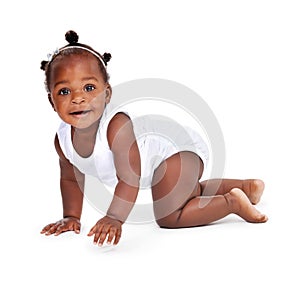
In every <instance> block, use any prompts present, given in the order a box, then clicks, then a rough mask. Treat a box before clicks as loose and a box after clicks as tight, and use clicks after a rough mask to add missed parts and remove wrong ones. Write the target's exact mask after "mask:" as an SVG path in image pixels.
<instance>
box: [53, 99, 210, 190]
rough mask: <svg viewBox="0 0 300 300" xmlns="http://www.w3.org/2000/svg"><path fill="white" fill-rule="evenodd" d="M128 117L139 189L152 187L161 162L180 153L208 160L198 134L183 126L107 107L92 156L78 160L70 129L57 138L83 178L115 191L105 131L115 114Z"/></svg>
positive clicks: (63, 125)
mask: <svg viewBox="0 0 300 300" xmlns="http://www.w3.org/2000/svg"><path fill="white" fill-rule="evenodd" d="M118 112H123V113H125V114H127V115H128V116H129V117H130V118H131V121H132V123H133V129H134V133H135V136H136V140H137V144H138V147H139V151H140V156H141V180H140V187H141V188H149V187H151V181H152V177H153V173H154V171H155V169H156V168H157V167H158V166H159V165H160V164H161V162H162V161H164V160H165V159H167V158H168V157H170V156H172V155H173V154H175V153H178V152H180V151H192V152H195V153H196V154H198V155H199V156H200V158H201V159H202V161H203V163H204V165H206V164H207V160H208V156H209V155H208V147H207V145H206V144H205V142H204V140H203V139H202V137H201V136H200V134H199V133H197V132H195V131H194V130H192V129H191V128H188V127H186V126H182V125H180V124H178V123H177V122H176V121H174V120H172V119H169V118H168V117H166V116H161V115H144V116H137V114H134V113H133V111H132V110H131V111H130V112H129V111H127V109H126V107H122V108H120V107H119V108H116V109H115V108H114V107H113V106H112V104H108V105H107V106H106V108H105V110H104V112H103V115H102V117H101V120H100V123H99V128H98V132H97V136H96V141H95V146H94V150H93V153H92V154H91V155H90V156H89V157H87V158H83V157H81V156H80V155H79V154H78V153H77V152H76V150H75V149H74V147H73V144H72V138H71V125H69V124H67V123H65V122H62V123H61V125H60V127H59V129H58V132H57V135H58V140H59V144H60V147H61V149H62V151H63V153H64V155H65V157H66V158H67V159H68V160H69V161H70V162H71V163H72V164H73V165H74V166H76V167H77V168H78V169H79V171H81V172H82V173H83V174H87V175H92V176H95V177H97V178H98V179H99V180H100V181H101V182H102V183H104V184H105V185H108V186H110V187H115V186H116V184H117V182H118V179H117V176H116V169H115V165H114V160H113V153H112V151H111V150H110V148H109V145H108V141H107V127H108V125H109V122H110V120H111V119H112V118H113V117H114V116H115V115H116V114H117V113H118Z"/></svg>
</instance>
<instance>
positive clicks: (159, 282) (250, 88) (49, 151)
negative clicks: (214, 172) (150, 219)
mask: <svg viewBox="0 0 300 300" xmlns="http://www.w3.org/2000/svg"><path fill="white" fill-rule="evenodd" d="M30 2H31V1H30V0H29V1H18V0H17V1H12V2H9V3H6V2H3V4H1V9H0V11H1V12H2V14H3V17H2V18H1V20H0V22H1V28H2V29H1V31H4V32H3V33H2V32H1V39H2V42H1V45H4V46H1V55H0V59H1V70H0V72H1V73H0V74H1V94H0V95H1V103H2V105H1V118H0V122H1V148H0V151H1V156H0V159H1V164H0V165H1V171H2V172H1V173H2V176H1V177H2V179H1V211H0V228H1V229H0V230H1V248H0V254H1V255H0V274H1V288H0V298H1V299H5V300H9V299H33V300H35V299H43V300H47V299H51V300H53V299H64V298H66V299H76V300H77V299H89V300H92V299H132V300H133V299H143V300H144V299H171V300H175V299H176V300H177V299H207V300H209V299H213V300H215V299H232V300H235V299H251V300H253V299H273V298H275V297H276V299H277V298H278V299H289V300H293V299H295V300H298V299H299V298H300V292H299V269H300V258H299V255H300V254H299V253H300V247H299V221H298V220H299V211H300V205H299V202H300V199H299V191H298V188H299V168H300V159H299V153H300V147H299V142H298V140H299V128H300V126H299V125H300V124H299V109H298V106H296V105H297V104H298V102H299V99H300V92H299V91H300V89H299V82H300V78H299V70H300V60H299V57H300V56H299V53H300V42H299V38H298V37H299V32H298V31H299V27H300V23H299V20H300V19H299V8H298V6H297V3H296V1H275V2H274V1H267V0H261V1H251V2H249V3H248V2H247V1H246V2H247V3H246V2H245V1H234V0H231V1H225V2H224V1H217V0H214V1H194V2H192V1H185V2H184V3H185V5H183V4H182V2H180V3H179V2H178V3H177V2H176V1H156V0H153V1H151V5H150V2H149V4H148V6H147V5H145V4H144V2H143V4H141V3H142V2H140V1H119V2H117V1H116V2H114V1H111V2H108V1H106V2H103V3H101V5H99V1H91V2H93V5H92V8H91V7H89V6H87V7H89V9H87V7H84V6H83V3H82V1H78V3H77V2H76V1H72V6H70V5H69V4H68V5H67V3H68V2H67V1H66V2H61V1H56V0H53V1H51V2H49V3H47V5H45V3H44V2H37V3H36V2H33V1H32V3H30ZM56 2H57V3H56ZM156 2H157V3H156ZM4 3H5V4H4ZM116 3H118V4H116ZM242 3H243V4H242ZM76 4H77V5H76ZM2 6H3V7H2ZM16 7H17V8H18V9H15V8H16ZM32 7H35V9H34V12H33V11H32V14H31V15H29V16H28V15H26V13H25V12H28V11H31V8H32ZM69 12H70V13H69ZM83 12H84V14H83ZM29 20H31V22H30V21H29ZM71 28H73V29H75V30H77V31H78V33H79V35H80V36H81V41H82V42H85V41H86V42H87V43H90V44H92V45H94V41H95V40H96V41H97V43H96V44H95V47H96V48H97V47H98V46H99V48H101V49H103V50H104V51H111V52H112V56H113V59H112V61H111V64H110V69H109V70H110V72H111V76H112V85H114V84H118V83H121V82H124V81H127V80H131V79H136V78H145V77H158V78H165V79H171V80H175V81H177V82H181V83H183V84H185V85H186V86H188V87H190V88H191V89H194V90H195V91H196V92H197V93H199V94H200V95H201V96H202V97H203V99H204V100H205V101H206V102H207V103H208V104H209V105H210V107H211V109H212V110H213V111H214V112H215V114H216V117H217V119H218V121H219V122H220V125H221V127H222V130H223V134H224V139H225V144H226V171H225V176H226V177H233V178H249V177H252V178H253V177H259V178H262V179H264V181H265V183H266V190H265V193H264V196H263V199H262V202H261V203H259V205H258V208H259V209H260V210H261V211H263V212H264V213H266V214H267V215H268V216H269V221H268V222H267V223H266V224H248V223H245V222H243V221H242V220H241V219H239V218H238V217H235V216H229V217H227V218H225V219H224V220H221V221H219V222H217V223H215V224H212V225H210V226H206V227H201V228H191V229H180V230H167V229H160V228H158V227H157V226H156V225H155V223H149V224H144V225H132V224H125V225H124V227H123V236H122V239H121V242H120V244H119V245H118V246H117V247H103V248H101V249H100V248H99V247H97V246H94V245H93V243H92V239H91V238H89V237H87V236H86V235H87V233H88V231H89V229H90V228H91V227H92V226H93V225H94V224H95V222H96V221H97V220H98V218H100V217H101V216H100V215H99V214H98V213H97V212H96V211H95V210H94V209H93V208H92V207H91V206H90V205H89V203H87V202H85V204H84V213H83V216H82V231H81V234H80V235H75V234H72V233H66V234H63V235H61V236H58V237H53V236H51V237H45V236H43V235H40V234H39V232H40V230H41V228H42V227H43V226H44V225H45V224H47V223H49V222H52V221H55V220H57V219H58V218H60V217H61V203H60V194H59V188H58V175H59V174H58V173H59V170H58V162H57V157H56V153H55V150H54V147H53V138H54V133H55V130H56V129H57V126H58V119H57V118H56V116H55V113H54V112H53V111H52V109H51V107H50V105H49V104H48V102H47V96H46V94H45V92H44V89H43V74H42V73H41V71H40V70H39V63H40V60H42V59H45V58H46V54H47V51H48V52H50V50H54V49H55V48H56V47H57V46H60V45H63V44H64V39H63V35H64V33H65V31H67V30H69V29H71ZM98 37H99V38H98ZM101 49H100V50H101ZM104 51H103V52H104ZM146 58H147V59H146Z"/></svg>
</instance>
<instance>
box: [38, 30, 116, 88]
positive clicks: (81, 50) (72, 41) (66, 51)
mask: <svg viewBox="0 0 300 300" xmlns="http://www.w3.org/2000/svg"><path fill="white" fill-rule="evenodd" d="M65 39H66V41H67V42H68V43H69V44H67V45H66V46H64V47H62V48H60V49H57V50H56V51H55V52H54V53H53V54H50V55H48V58H49V60H48V61H46V60H43V61H42V62H41V67H40V68H41V69H42V70H43V71H45V75H46V80H45V86H46V89H47V91H48V93H49V78H50V73H51V64H52V62H53V61H54V60H55V59H56V58H58V57H63V56H68V55H71V54H77V55H79V54H86V53H87V52H89V53H91V54H93V55H94V56H95V57H96V58H97V59H98V62H99V68H100V71H101V73H102V75H103V79H104V81H105V82H108V81H109V74H108V73H107V70H106V66H107V63H108V62H109V61H110V59H111V54H110V53H106V52H105V53H104V54H103V55H101V54H100V53H98V52H97V51H95V50H94V49H93V48H92V47H90V46H88V45H85V44H81V43H78V39H79V36H78V34H77V33H76V32H75V31H73V30H69V31H68V32H67V33H66V34H65Z"/></svg>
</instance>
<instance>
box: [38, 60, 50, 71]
mask: <svg viewBox="0 0 300 300" xmlns="http://www.w3.org/2000/svg"><path fill="white" fill-rule="evenodd" d="M48 63H49V62H48V61H46V60H43V61H42V62H41V67H40V68H41V70H43V71H45V70H46V68H47V65H48Z"/></svg>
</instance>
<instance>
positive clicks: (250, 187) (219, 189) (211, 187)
mask: <svg viewBox="0 0 300 300" xmlns="http://www.w3.org/2000/svg"><path fill="white" fill-rule="evenodd" d="M200 185H201V191H202V194H201V195H203V196H212V195H224V194H226V193H228V192H229V191H231V190H232V189H233V188H239V189H241V190H243V191H244V193H245V194H246V195H247V197H248V198H249V200H250V201H251V203H252V204H257V203H258V202H259V200H260V197H261V195H262V193H263V191H264V188H265V184H264V182H263V181H262V180H260V179H246V180H240V179H209V180H205V181H202V182H200Z"/></svg>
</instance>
